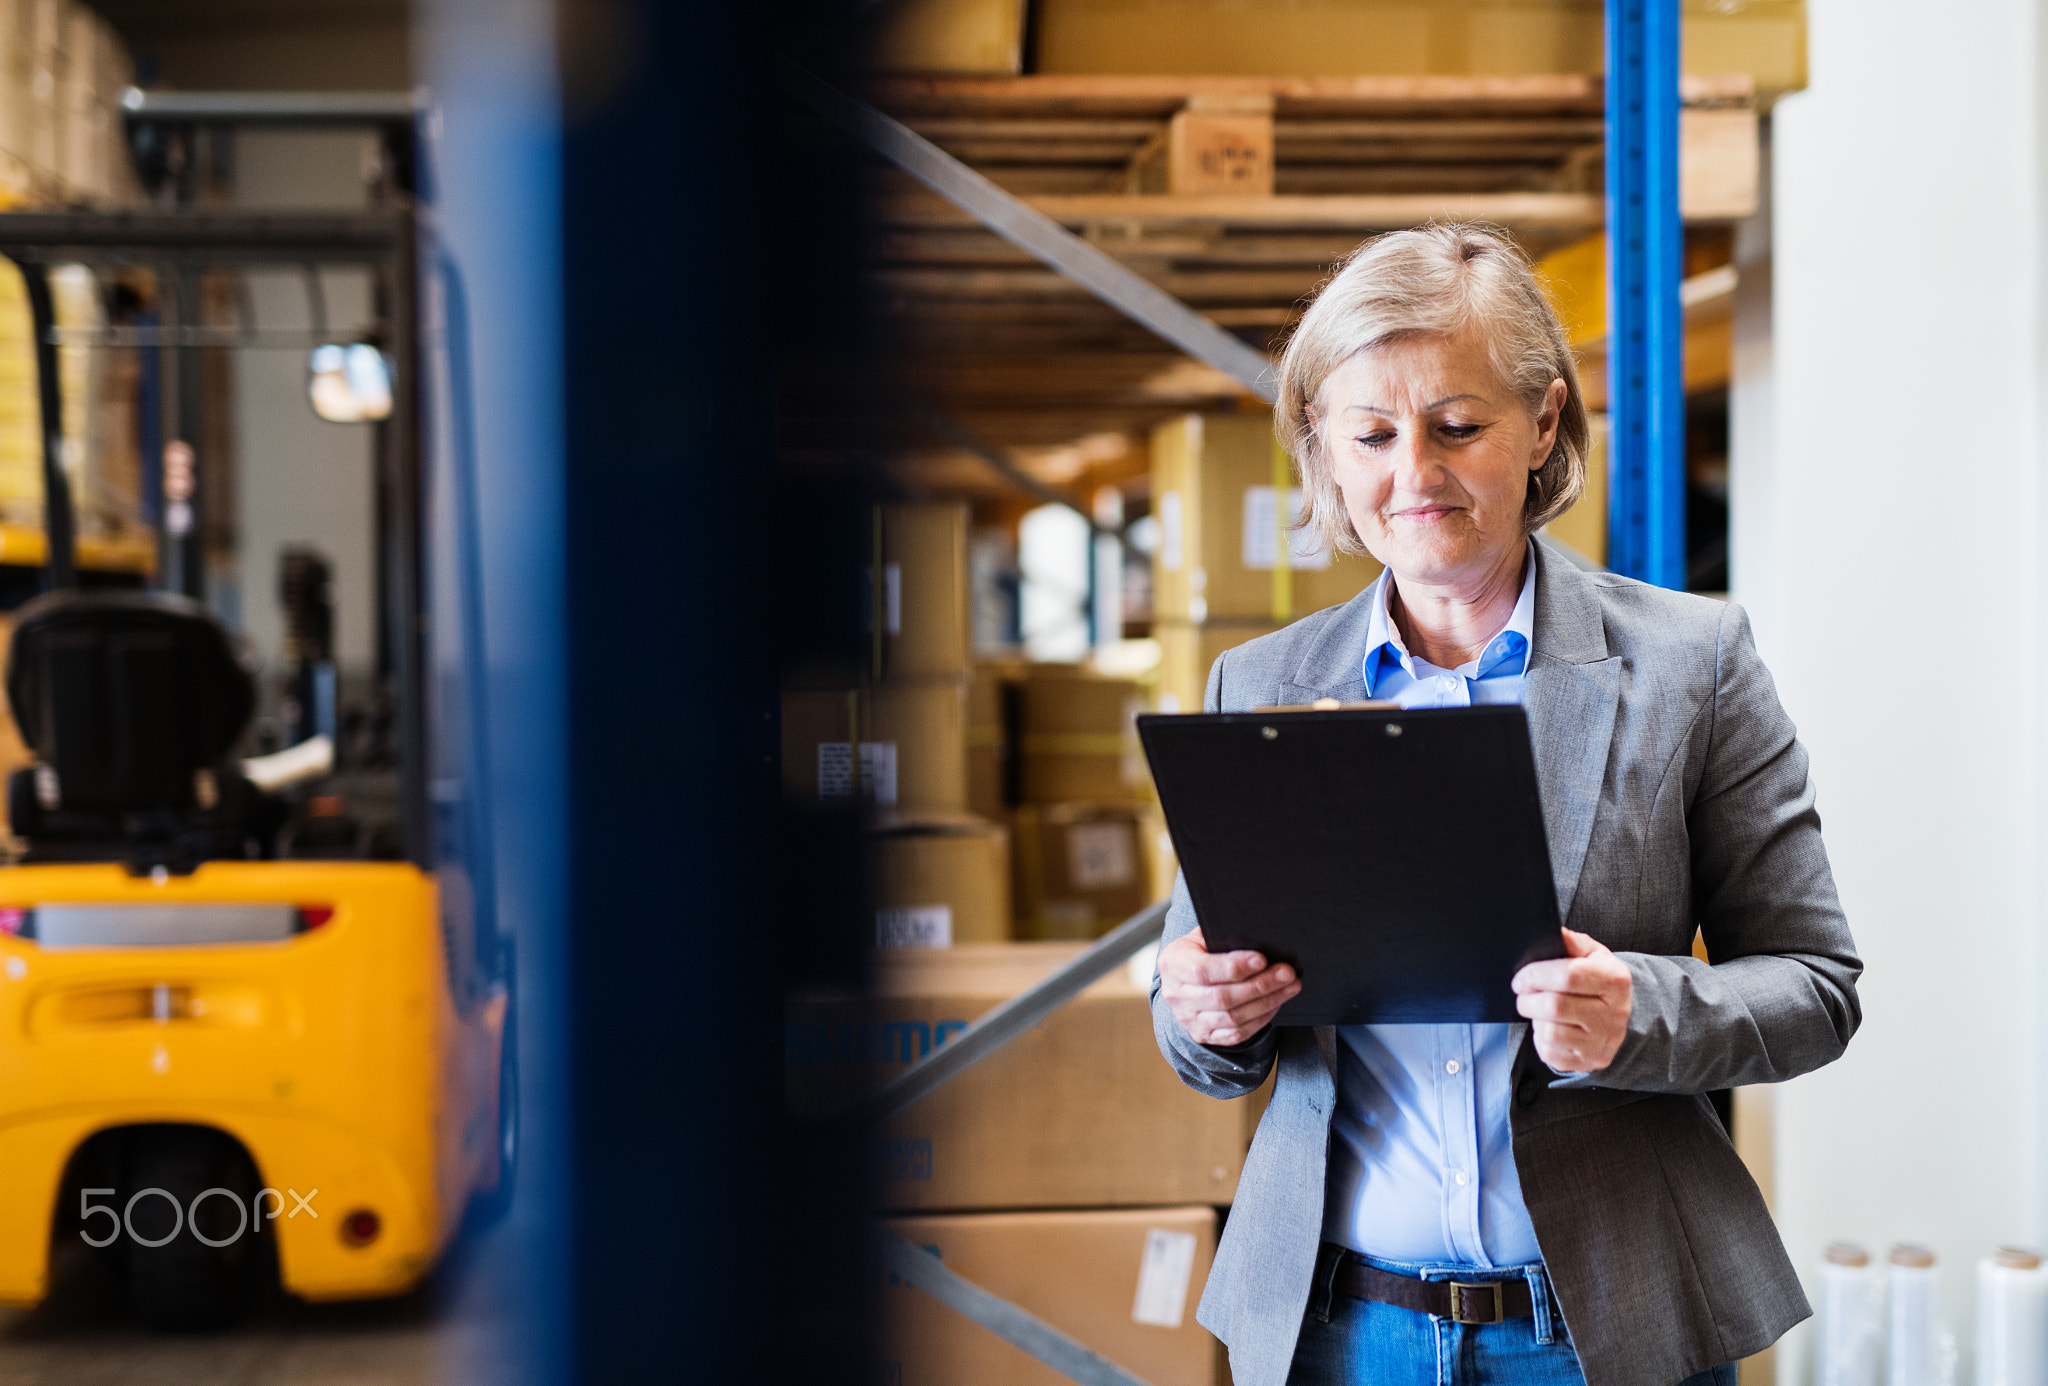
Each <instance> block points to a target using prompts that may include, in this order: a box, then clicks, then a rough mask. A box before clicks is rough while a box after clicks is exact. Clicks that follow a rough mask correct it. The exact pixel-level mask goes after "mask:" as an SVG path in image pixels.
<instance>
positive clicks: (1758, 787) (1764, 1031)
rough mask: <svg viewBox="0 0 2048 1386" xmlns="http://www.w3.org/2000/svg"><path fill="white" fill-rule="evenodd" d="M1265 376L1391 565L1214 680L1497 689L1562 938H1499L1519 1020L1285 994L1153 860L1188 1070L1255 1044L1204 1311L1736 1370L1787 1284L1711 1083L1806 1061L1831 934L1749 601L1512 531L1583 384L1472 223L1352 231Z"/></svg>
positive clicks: (1535, 304)
mask: <svg viewBox="0 0 2048 1386" xmlns="http://www.w3.org/2000/svg"><path fill="white" fill-rule="evenodd" d="M1281 375H1282V382H1281V393H1280V402H1279V405H1278V406H1277V413H1278V416H1279V425H1280V429H1281V433H1282V436H1283V437H1284V438H1285V439H1286V440H1287V442H1288V444H1289V447H1290V451H1292V452H1293V454H1294V457H1295V459H1296V461H1297V462H1298V463H1299V465H1300V467H1301V471H1302V476H1303V484H1304V487H1305V489H1306V491H1307V494H1308V516H1307V523H1308V524H1310V525H1312V526H1313V527H1314V528H1315V529H1316V530H1317V531H1319V532H1320V534H1321V535H1322V537H1323V538H1324V539H1325V540H1326V541H1327V542H1329V543H1331V544H1333V545H1334V546H1335V547H1337V548H1338V549H1341V550H1345V551H1348V552H1352V553H1356V552H1359V551H1360V550H1361V549H1363V550H1366V551H1369V552H1370V553H1371V554H1372V555H1373V556H1374V557H1375V558H1377V559H1379V560H1380V562H1381V563H1382V564H1383V565H1385V569H1386V571H1385V572H1384V573H1383V574H1382V576H1381V577H1380V578H1379V580H1378V581H1376V582H1375V583H1374V584H1373V585H1372V586H1371V587H1369V588H1367V589H1366V591H1364V592H1363V593H1361V594H1360V595H1359V596H1358V597H1356V598H1354V599H1353V600H1352V601H1350V602H1349V603H1347V604H1345V605H1343V606H1340V607H1333V608H1331V609H1330V610H1327V611H1321V612H1318V613H1316V614H1315V615H1313V616H1310V617H1308V618H1306V619H1304V620H1301V621H1297V622H1296V623H1295V624H1293V625H1291V626H1289V627H1287V628H1286V629H1284V630H1281V631H1278V632H1276V633H1274V634H1272V635H1267V636H1263V637H1261V638H1260V639H1258V640H1254V641H1252V642H1251V643H1250V644H1247V645H1243V646H1240V647H1238V648H1236V649H1233V650H1229V651H1226V652H1225V653H1224V655H1223V656H1222V657H1221V658H1219V659H1218V660H1217V661H1216V664H1215V667H1214V668H1213V669H1212V670H1211V671H1210V674H1209V690H1208V699H1207V706H1208V709H1209V710H1210V711H1212V712H1215V711H1226V712H1227V711H1242V710H1247V709H1250V708H1254V707H1258V706H1262V705H1269V704H1285V703H1304V702H1308V701H1311V700H1313V699H1316V698H1322V697H1331V698H1338V699H1342V700H1354V699H1362V698H1368V697H1371V698H1378V699H1390V700H1393V701H1396V702H1398V703H1400V704H1401V705H1402V706H1404V707H1463V706H1467V705H1469V704H1473V703H1520V704H1522V705H1523V706H1524V707H1525V708H1526V709H1527V712H1528V717H1529V734H1530V737H1531V740H1532V742H1533V743H1534V748H1535V756H1536V768H1537V776H1538V780H1539V783H1540V787H1541V795H1542V803H1543V818H1544V825H1545V829H1546V832H1547V835H1548V838H1549V844H1550V855H1551V862H1552V871H1553V875H1554V876H1555V879H1556V885H1557V898H1558V914H1559V917H1560V918H1561V919H1563V920H1564V921H1565V924H1566V927H1565V930H1564V946H1565V950H1566V953H1567V954H1568V956H1567V957H1565V958H1562V959H1559V960H1556V961H1551V962H1538V963H1532V964H1530V965H1529V966H1527V967H1525V968H1523V969H1522V971H1521V972H1520V973H1519V974H1517V975H1516V977H1515V979H1514V989H1515V992H1516V993H1517V998H1516V1004H1517V1009H1518V1011H1519V1013H1520V1014H1521V1015H1522V1016H1524V1017H1526V1020H1525V1022H1524V1023H1519V1024H1513V1025H1505V1024H1503V1025H1361V1026H1342V1027H1327V1026H1319V1027H1315V1028H1313V1029H1308V1028H1295V1027H1276V1026H1273V1025H1272V1024H1271V1023H1270V1022H1271V1019H1272V1017H1273V1014H1274V1012H1275V1010H1277V1009H1278V1007H1279V1006H1280V1004H1281V1003H1282V1002H1284V1001H1286V1000H1287V999H1288V998H1289V997H1291V996H1293V995H1294V994H1295V993H1296V992H1297V991H1299V990H1300V983H1299V981H1298V980H1297V979H1296V978H1295V977H1294V976H1293V974H1292V972H1291V970H1290V969H1289V968H1288V967H1286V966H1285V965H1275V966H1268V965H1267V964H1266V962H1265V960H1264V959H1263V958H1261V957H1259V956H1258V955H1256V954H1254V953H1250V952H1232V953H1211V952H1208V951H1206V950H1205V948H1204V947H1203V942H1202V932H1201V927H1200V921H1199V920H1197V919H1196V917H1195V913H1194V907H1193V905H1192V903H1191V902H1190V900H1189V897H1188V893H1187V889H1186V887H1185V884H1182V885H1179V886H1177V887H1176V888H1175V891H1174V898H1173V905H1172V909H1171V911H1170V912H1169V913H1168V915H1167V921H1166V929H1165V934H1164V941H1163V946H1162V947H1161V949H1160V953H1159V965H1158V973H1157V976H1156V978H1155V980H1154V982H1153V990H1152V1009H1153V1017H1154V1024H1155V1029H1156V1030H1157V1033H1158V1037H1159V1042H1160V1047H1161V1048H1162V1050H1163V1051H1164V1052H1165V1054H1166V1056H1167V1058H1168V1059H1169V1060H1170V1061H1171V1062H1172V1064H1173V1066H1174V1068H1175V1069H1176V1070H1178V1072H1179V1074H1180V1076H1181V1078H1182V1079H1183V1081H1185V1082H1186V1083H1187V1084H1188V1085H1189V1086H1191V1087H1193V1088H1195V1089H1196V1090H1197V1091H1200V1092H1205V1093H1209V1094H1212V1095H1214V1096H1217V1097H1238V1096H1242V1095H1244V1094H1246V1093H1249V1092H1251V1091H1252V1090H1254V1089H1255V1088H1257V1087H1258V1086H1259V1085H1260V1084H1261V1083H1262V1082H1264V1080H1265V1079H1266V1077H1267V1075H1268V1074H1270V1073H1273V1072H1274V1071H1275V1070H1276V1069H1277V1071H1278V1077H1277V1079H1276V1081H1275V1084H1274V1088H1273V1094H1272V1099H1271V1102H1270V1105H1269V1106H1268V1108H1267V1110H1266V1113H1265V1115H1264V1117H1263V1118H1262V1119H1261V1121H1260V1123H1259V1129H1258V1134H1257V1136H1256V1138H1255V1139H1254V1140H1253V1142H1252V1148H1251V1154H1250V1156H1249V1158H1248V1159H1247V1161H1246V1163H1245V1169H1244V1175H1243V1178H1242V1180H1241V1181H1240V1183H1239V1186H1238V1194H1237V1201H1236V1203H1235V1205H1234V1206H1233V1208H1232V1209H1231V1214H1230V1219H1229V1223H1228V1225H1227V1227H1226V1228H1225V1231H1224V1236H1223V1244H1222V1246H1221V1247H1220V1248H1219V1249H1218V1251H1217V1255H1216V1263H1215V1267H1214V1269H1213V1270H1212V1271H1211V1273H1210V1276H1209V1283H1208V1286H1207V1288H1206V1290H1205V1291H1204V1293H1203V1296H1202V1303H1201V1308H1200V1311H1199V1313H1198V1315H1197V1317H1198V1318H1199V1319H1200V1320H1201V1322H1202V1323H1203V1324H1205V1325H1206V1326H1208V1327H1209V1328H1210V1329H1211V1330H1212V1331H1214V1332H1215V1333H1216V1335H1217V1336H1218V1337H1220V1338H1221V1339H1223V1341H1224V1342H1225V1343H1227V1344H1228V1345H1229V1347H1230V1363H1231V1369H1232V1372H1233V1375H1234V1376H1235V1378H1236V1380H1237V1381H1238V1383H1239V1386H1283V1383H1301V1384H1302V1386H1321V1384H1322V1383H1333V1384H1334V1383H1370V1386H1408V1383H1416V1386H1421V1383H1445V1386H1448V1384H1449V1383H1459V1386H1464V1384H1465V1383H1473V1384H1474V1386H1477V1384H1478V1383H1493V1382H1503V1383H1507V1382H1512V1383H1523V1382H1527V1383H1552V1382H1556V1383H1576V1382H1579V1381H1581V1380H1584V1381H1586V1382H1589V1383H1592V1386H1624V1383H1626V1384H1627V1386H1674V1384H1675V1383H1707V1382H1713V1383H1732V1382H1733V1381H1734V1375H1735V1374H1734V1367H1733V1365H1732V1364H1733V1363H1734V1362H1735V1361H1736V1360H1737V1359H1739V1358H1742V1357H1745V1356H1748V1355H1749V1354H1751V1353H1755V1352H1758V1351H1760V1350H1761V1349H1763V1348H1764V1347H1765V1346H1767V1345H1768V1344H1770V1343H1771V1342H1773V1341H1774V1340H1775V1339H1776V1338H1777V1337H1778V1336H1779V1335H1780V1334H1782V1333H1783V1332H1784V1331H1785V1330H1786V1329H1787V1328H1789V1327H1791V1326H1792V1325H1793V1324H1794V1323H1796V1322H1798V1321H1799V1320H1800V1319H1802V1318H1804V1317H1806V1315H1807V1314H1808V1313H1809V1312H1810V1311H1809V1309H1808V1307H1807V1303H1806V1299H1805V1297H1804V1296H1803V1295H1802V1293H1801V1291H1800V1287H1799V1281H1798V1279H1797V1277H1796V1276H1795V1274H1794V1272H1793V1269H1792V1266H1791V1264H1790V1262H1789V1261H1788V1260H1787V1258H1786V1255H1785V1250H1784V1247H1783V1246H1782V1245H1781V1244H1780V1242H1779V1240H1778V1237H1777V1233H1776V1231H1775V1229H1774V1228H1773V1226H1772V1223H1771V1218H1770V1214H1769V1212H1768V1211H1767V1210H1766V1209H1765V1207H1764V1203H1763V1199H1762V1197H1761V1196H1760V1195H1759V1194H1758V1192H1757V1188H1756V1185H1755V1184H1754V1183H1753V1182H1752V1181H1751V1179H1750V1177H1749V1175H1748V1173H1747V1172H1746V1171H1745V1169H1744V1167H1743V1165H1742V1162H1741V1160H1740V1159H1738V1158H1737V1156H1736V1154H1735V1151H1734V1149H1733V1147H1732V1146H1731V1145H1730V1144H1729V1141H1728V1138H1727V1136H1726V1135H1725V1134H1724V1133H1723V1131H1722V1129H1721V1126H1720V1124H1719V1122H1718V1120H1717V1119H1716V1117H1715V1114H1714V1110H1713V1107H1712V1106H1711V1104H1710V1103H1709V1102H1708V1100H1707V1098H1706V1097H1705V1096H1704V1094H1706V1093H1708V1092H1710V1091H1713V1090H1715V1089H1720V1088H1728V1087H1734V1086H1736V1085H1738V1084H1743V1083H1770V1082H1778V1081H1781V1080H1783V1079H1786V1078H1791V1077H1793V1076H1794V1075H1796V1074H1800V1073H1804V1072H1807V1071H1808V1070H1810V1069H1814V1068H1818V1067H1819V1066H1820V1065H1822V1064H1825V1063H1828V1062H1830V1061H1831V1060H1833V1059H1834V1058H1835V1057H1836V1056H1838V1055H1839V1054H1840V1053H1841V1052H1842V1049H1843V1047H1844V1046H1845V1045H1846V1044H1847V1043H1848V1041H1849V1037H1850V1035H1851V1034H1852V1033H1853V1032H1854V1031H1855V1029H1856V1026H1857V1022H1858V1020H1859V1018H1860V1011H1859V1008H1858V1003H1857V998H1856V979H1857V976H1858V975H1859V973H1860V972H1861V968H1862V965H1861V963H1860V962H1859V961H1858V960H1857V958H1856V954H1855V951H1854V946H1853V943H1852V941H1851V939H1850V937H1849V930H1848V927H1847V925H1846V923H1845V921H1844V920H1843V917H1842V911H1841V907H1840V905H1839V904H1838V902H1837V900H1836V896H1835V887H1834V880H1833V877H1832V876H1831V874H1830V872H1829V869H1828V862H1827V856H1826V853H1825V852H1824V851H1823V850H1822V847H1821V838H1820V821H1819V818H1818V817H1817V815H1816V814H1815V812H1814V796H1813V788H1812V786H1811V785H1810V783H1809V782H1808V779H1807V762H1806V753H1805V751H1804V749H1803V748H1801V746H1800V744H1799V742H1798V741H1797V740H1796V739H1795V737H1794V734H1793V729H1792V724H1791V722H1790V721H1789V720H1788V719H1787V717H1786V715H1785V712H1784V710H1783V709H1782V708H1781V707H1780V706H1779V703H1778V699H1777V694H1776V692H1775V690H1774V689H1773V687H1772V684H1771V679H1770V675H1769V674H1768V673H1767V672H1766V671H1765V669H1764V666H1763V664H1762V662H1761V661H1760V660H1759V659H1758V657H1757V653H1756V648H1755V645H1754V643H1753V642H1752V640H1751V638H1750V631H1749V623H1748V620H1747V619H1746V618H1745V617H1744V615H1743V613H1742V610H1741V608H1739V607H1736V606H1733V605H1730V604H1726V603H1722V602H1716V601H1711V600H1708V599H1706V598H1702V597H1692V596H1686V595H1684V594H1682V593H1675V592H1666V591H1663V590H1660V589H1658V588H1655V587H1649V586H1645V585H1644V584H1642V583H1639V582H1632V581H1630V580H1628V579H1626V578H1621V577H1615V576H1612V575H1610V574H1591V573H1585V572H1582V571H1580V570H1579V569H1577V568H1576V567H1574V566H1573V565H1572V564H1570V563H1569V562H1567V561H1565V559H1564V558H1563V557H1562V555H1560V553H1559V552H1558V551H1557V550H1556V549H1554V548H1551V547H1548V546H1547V545H1545V544H1544V543H1543V542H1541V541H1539V540H1537V539H1535V538H1534V537H1533V536H1534V533H1535V531H1536V529H1537V528H1538V527H1539V526H1541V525H1542V524H1543V523H1545V522H1546V521H1548V520H1550V519H1552V518H1553V517H1555V516H1556V515H1558V514H1560V513H1561V512H1562V511H1563V510H1564V509H1565V508H1566V507H1567V506H1569V505H1570V504H1571V503H1572V501H1573V500H1575V499H1576V498H1577V497H1578V495H1579V493H1580V490H1581V487H1582V483H1583V479H1584V473H1585V465H1586V464H1585V455H1586V446H1587V438H1588V430H1587V421H1586V408H1585V403H1584V401H1583V399H1582V398H1581V397H1580V393H1579V386H1578V377H1577V373H1576V371H1575V369H1574V367H1573V364H1572V358H1571V354H1570V352H1569V351H1568V350H1567V348H1566V346H1565V340H1564V334H1563V332H1562V331H1561V330H1560V329H1559V327H1558V324H1557V320H1556V318H1555V316H1554V315H1553V314H1552V313H1551V311H1550V308H1549V306H1548V304H1547V303H1546V301H1545V300H1544V298H1543V295H1542V293H1541V292H1540V290H1539V289H1538V287H1537V284H1536V281H1535V279H1534V277H1533V276H1532V274H1531V272H1530V269H1529V266H1528V262H1527V261H1526V260H1525V259H1524V258H1523V257H1522V255H1521V254H1520V253H1519V252H1518V251H1517V250H1516V249H1515V248H1514V247H1513V246H1512V245H1511V244H1510V243H1509V242H1508V241H1506V240H1505V239H1503V238H1502V237H1500V236H1498V235H1496V234H1494V233H1492V232H1491V231H1488V230H1486V229H1483V228H1478V227H1471V226H1432V227H1427V228H1424V229H1421V230H1416V231H1403V232H1398V233H1395V234H1392V235H1388V236H1382V237H1380V238H1378V239H1376V240H1374V241H1371V242H1369V243H1367V244H1366V245H1365V246H1363V247H1362V248H1361V249H1360V250H1359V251H1358V252H1357V253H1356V254H1355V255H1353V257H1352V258H1351V259H1350V261H1349V262H1348V263H1346V264H1345V266H1344V267H1343V269H1342V270H1341V271H1340V272H1339V273H1338V274H1337V276H1336V277H1335V278H1334V279H1333V280H1332V281H1331V282H1330V283H1329V284H1328V285H1327V286H1326V287H1325V288H1324V289H1323V291H1322V293H1321V294H1320V296H1319V297H1318V298H1317V300H1316V301H1315V303H1314V305H1313V306H1311V307H1310V309H1309V310H1308V312H1307V314H1306V315H1305V316H1304V317H1303V319H1302V321H1301V325H1300V328H1299V329H1298V330H1297V331H1296V333H1295V335H1294V338H1293V340H1292V342H1291V343H1290V345H1289V346H1288V349H1287V353H1286V358H1285V360H1284V362H1283V364H1282V366H1281ZM1412 831H1413V832H1415V833H1416V834H1418V835H1422V834H1427V835H1430V836H1432V837H1441V836H1443V835H1456V834H1457V833H1458V831H1459V825H1458V823H1457V822H1456V821H1451V822H1426V823H1425V822H1418V823H1415V824H1414V825H1412ZM1466 848H1467V854H1468V858H1469V861H1470V863H1471V866H1470V869H1471V870H1472V871H1473V872H1482V871H1485V870H1486V869H1487V854H1488V849H1489V844H1488V843H1486V842H1485V841H1483V840H1475V841H1471V842H1469V843H1467V844H1466ZM1440 885H1441V889H1442V890H1443V892H1444V893H1445V895H1446V896H1447V897H1448V896H1449V895H1450V894H1451V893H1452V892H1455V891H1456V890H1457V889H1458V888H1459V883H1458V881H1457V880H1455V879H1447V880H1444V881H1442V882H1441V883H1440ZM1417 927H1427V923H1426V921H1418V923H1417ZM1696 928H1697V929H1698V930H1700V931H1701V932H1702V933H1703V935H1704V938H1705V942H1706V949H1707V953H1708V956H1709V957H1710V958H1711V959H1712V964H1711V965H1709V964H1708V963H1705V962H1701V961H1699V960H1697V959H1696V958H1694V957H1693V956H1692V951H1691V945H1692V940H1693V935H1694V930H1695V929H1696Z"/></svg>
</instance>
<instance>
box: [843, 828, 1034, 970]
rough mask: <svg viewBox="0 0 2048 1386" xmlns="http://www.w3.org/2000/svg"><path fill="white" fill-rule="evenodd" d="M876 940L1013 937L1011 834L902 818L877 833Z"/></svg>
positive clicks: (914, 944) (900, 943) (908, 943)
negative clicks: (1011, 922)
mask: <svg viewBox="0 0 2048 1386" xmlns="http://www.w3.org/2000/svg"><path fill="white" fill-rule="evenodd" d="M872 842H873V847H874V863H875V942H876V945H877V946H879V947H911V948H945V947H949V946H951V945H952V944H955V943H1000V942H1002V941H1004V940H1006V939H1008V938H1009V937H1010V840H1009V833H1008V832H1007V831H1005V830H1004V828H1003V827H1002V826H1001V825H1000V824H997V823H988V822H984V821H982V820H981V819H978V818H970V817H967V816H965V815H961V816H959V817H956V818H947V819H934V820H927V821H922V822H920V821H910V822H898V823H895V824H894V825H892V826H890V827H888V828H886V829H884V830H882V831H879V832H877V833H876V834H875V836H874V838H873V839H872Z"/></svg>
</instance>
